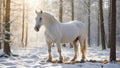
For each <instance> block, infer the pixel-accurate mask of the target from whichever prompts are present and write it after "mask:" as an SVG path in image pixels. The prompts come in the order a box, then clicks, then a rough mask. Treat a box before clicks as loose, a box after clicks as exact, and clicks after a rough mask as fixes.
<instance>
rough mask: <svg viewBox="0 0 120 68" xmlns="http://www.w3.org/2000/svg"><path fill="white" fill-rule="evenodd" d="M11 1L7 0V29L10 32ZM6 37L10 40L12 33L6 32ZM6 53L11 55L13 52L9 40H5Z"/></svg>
mask: <svg viewBox="0 0 120 68" xmlns="http://www.w3.org/2000/svg"><path fill="white" fill-rule="evenodd" d="M10 1H11V0H6V15H5V24H6V26H5V29H6V31H8V32H10V23H8V22H9V21H10ZM5 39H6V40H10V34H5ZM4 53H5V54H7V55H9V56H10V54H11V51H10V44H9V42H5V41H4Z"/></svg>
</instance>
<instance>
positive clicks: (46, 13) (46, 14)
mask: <svg viewBox="0 0 120 68" xmlns="http://www.w3.org/2000/svg"><path fill="white" fill-rule="evenodd" d="M43 14H44V15H45V17H47V18H48V19H49V20H51V21H52V22H51V23H60V21H58V20H57V18H56V17H55V16H53V14H50V13H48V12H43Z"/></svg>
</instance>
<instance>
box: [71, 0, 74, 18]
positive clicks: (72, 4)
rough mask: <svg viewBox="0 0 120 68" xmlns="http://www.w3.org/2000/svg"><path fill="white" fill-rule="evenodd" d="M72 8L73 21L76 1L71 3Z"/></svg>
mask: <svg viewBox="0 0 120 68" xmlns="http://www.w3.org/2000/svg"><path fill="white" fill-rule="evenodd" d="M71 7H72V20H74V0H72V1H71Z"/></svg>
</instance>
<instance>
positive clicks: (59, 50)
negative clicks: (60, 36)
mask: <svg viewBox="0 0 120 68" xmlns="http://www.w3.org/2000/svg"><path fill="white" fill-rule="evenodd" d="M56 44H57V48H58V53H59V63H62V62H63V57H62V52H61V46H60V43H58V42H57V43H56Z"/></svg>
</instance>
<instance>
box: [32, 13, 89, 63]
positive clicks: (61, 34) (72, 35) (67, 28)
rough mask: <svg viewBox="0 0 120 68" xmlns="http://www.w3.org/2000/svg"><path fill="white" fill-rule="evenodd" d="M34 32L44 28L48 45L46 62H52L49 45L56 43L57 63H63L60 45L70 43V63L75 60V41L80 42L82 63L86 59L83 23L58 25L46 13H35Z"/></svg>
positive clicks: (53, 18) (76, 46)
mask: <svg viewBox="0 0 120 68" xmlns="http://www.w3.org/2000/svg"><path fill="white" fill-rule="evenodd" d="M36 14H37V17H36V25H35V28H34V29H35V30H36V31H37V32H38V31H39V28H40V27H41V26H42V25H44V26H45V38H46V43H47V45H48V53H49V58H48V61H52V55H51V43H56V45H57V48H58V53H59V62H63V57H62V54H61V45H60V43H70V42H71V43H72V44H73V47H74V51H75V54H74V57H73V59H72V61H75V60H76V59H77V53H78V45H77V41H79V42H80V45H81V46H80V47H81V50H80V51H81V53H82V59H81V60H82V61H84V60H85V57H86V49H87V46H86V43H87V42H86V31H85V25H84V23H81V22H80V21H71V22H68V23H60V22H59V21H58V20H57V19H56V18H55V17H54V16H53V15H51V14H50V13H47V12H42V11H41V12H37V11H36Z"/></svg>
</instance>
